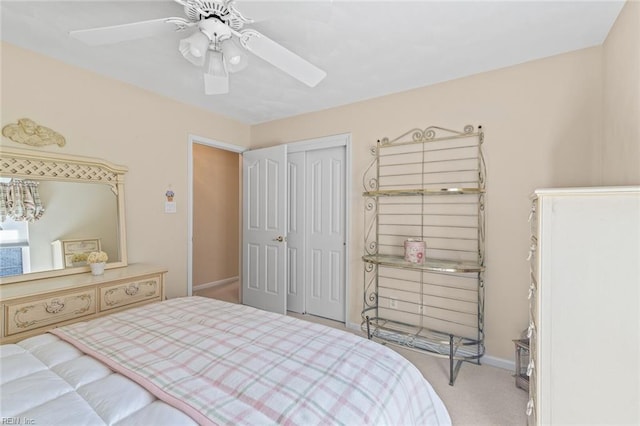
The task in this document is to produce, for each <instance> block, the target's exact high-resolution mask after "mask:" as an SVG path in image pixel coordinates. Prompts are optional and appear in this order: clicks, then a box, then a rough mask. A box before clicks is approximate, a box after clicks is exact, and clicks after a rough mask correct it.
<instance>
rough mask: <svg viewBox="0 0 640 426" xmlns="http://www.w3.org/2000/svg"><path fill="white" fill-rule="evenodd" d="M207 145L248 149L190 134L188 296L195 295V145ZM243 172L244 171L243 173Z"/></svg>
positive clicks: (238, 151)
mask: <svg viewBox="0 0 640 426" xmlns="http://www.w3.org/2000/svg"><path fill="white" fill-rule="evenodd" d="M194 144H199V145H206V146H210V147H212V148H218V149H224V150H225V151H232V152H236V153H238V154H242V153H243V152H244V151H246V150H247V149H248V148H246V147H244V146H239V145H232V144H229V143H225V142H219V141H216V140H213V139H209V138H205V137H203V136H198V135H192V134H189V143H188V144H187V145H188V152H187V179H188V182H187V188H188V194H187V222H188V225H187V226H188V231H187V242H188V244H187V296H191V295H192V294H193V145H194ZM241 172H242V171H241ZM238 191H240V192H242V188H241V187H240V188H238ZM238 238H240V229H238ZM238 256H239V258H240V260H242V247H240V253H238Z"/></svg>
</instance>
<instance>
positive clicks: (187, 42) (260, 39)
mask: <svg viewBox="0 0 640 426" xmlns="http://www.w3.org/2000/svg"><path fill="white" fill-rule="evenodd" d="M174 1H175V2H176V3H178V4H180V5H181V6H183V7H184V13H185V15H186V17H187V19H185V18H176V17H170V18H161V19H152V20H148V21H140V22H133V23H129V24H123V25H114V26H109V27H101V28H91V29H86V30H77V31H71V32H69V35H70V36H71V37H74V38H76V39H78V40H80V41H82V42H84V43H86V44H88V45H91V46H98V45H104V44H113V43H118V42H121V41H127V40H134V39H139V38H144V37H151V36H154V35H157V34H161V33H165V32H167V31H185V30H187V29H190V28H194V27H195V28H196V31H193V33H192V34H191V35H189V36H188V37H186V38H184V39H182V40H180V43H179V46H178V49H179V51H180V53H181V54H182V55H183V56H184V57H185V59H187V60H188V61H189V62H191V63H193V64H194V65H197V66H202V67H204V92H205V94H207V95H215V94H224V93H228V92H229V73H234V72H237V71H240V70H242V69H244V68H245V67H246V66H247V55H246V52H245V50H246V51H249V52H251V53H253V54H254V55H256V56H258V57H260V58H262V59H264V60H265V61H267V62H269V63H270V64H271V65H273V66H275V67H276V68H279V69H280V70H282V71H284V72H285V73H287V74H289V75H291V76H292V77H294V78H296V79H297V80H299V81H301V82H303V83H305V84H306V85H308V86H309V87H315V86H316V85H317V84H318V83H319V82H320V81H321V80H322V79H323V78H324V77H326V75H327V73H326V72H325V71H323V70H321V69H320V68H318V67H316V66H315V65H313V64H311V63H310V62H308V61H307V60H305V59H303V58H301V57H300V56H298V55H296V54H295V53H293V52H292V51H290V50H288V49H286V48H285V47H283V46H281V45H280V44H278V43H276V42H275V41H273V40H271V39H269V38H268V37H266V36H265V35H263V34H261V33H259V32H258V31H256V30H252V29H242V27H243V26H244V24H248V23H251V22H253V20H252V19H248V18H246V17H244V16H243V15H242V14H241V13H240V12H239V11H238V10H237V9H236V8H235V5H234V3H235V0H174Z"/></svg>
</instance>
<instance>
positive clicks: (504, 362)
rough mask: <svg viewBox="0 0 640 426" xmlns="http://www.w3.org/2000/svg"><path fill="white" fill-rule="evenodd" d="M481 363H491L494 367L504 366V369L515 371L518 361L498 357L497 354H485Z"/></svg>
mask: <svg viewBox="0 0 640 426" xmlns="http://www.w3.org/2000/svg"><path fill="white" fill-rule="evenodd" d="M480 363H481V364H486V365H490V366H492V367H498V368H502V369H504V370H510V371H515V370H516V363H515V361H511V360H510V359H504V358H497V357H495V356H490V355H485V356H483V357H482V358H481V359H480Z"/></svg>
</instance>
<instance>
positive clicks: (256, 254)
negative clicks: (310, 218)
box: [242, 145, 287, 314]
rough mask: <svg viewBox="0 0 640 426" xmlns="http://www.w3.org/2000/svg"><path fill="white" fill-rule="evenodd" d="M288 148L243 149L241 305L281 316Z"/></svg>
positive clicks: (283, 303)
mask: <svg viewBox="0 0 640 426" xmlns="http://www.w3.org/2000/svg"><path fill="white" fill-rule="evenodd" d="M286 168H287V147H286V145H279V146H275V147H271V148H264V149H257V150H252V151H245V152H244V153H243V161H242V174H243V183H242V186H243V206H244V208H243V235H242V303H243V304H245V305H250V306H253V307H256V308H260V309H264V310H268V311H272V312H277V313H281V314H286V311H287V307H286V297H287V294H286V288H287V284H286V283H287V276H286V249H287V243H286V238H285V235H286V234H285V230H286V228H285V227H286V214H287V191H286V184H287V181H286V177H287V169H286Z"/></svg>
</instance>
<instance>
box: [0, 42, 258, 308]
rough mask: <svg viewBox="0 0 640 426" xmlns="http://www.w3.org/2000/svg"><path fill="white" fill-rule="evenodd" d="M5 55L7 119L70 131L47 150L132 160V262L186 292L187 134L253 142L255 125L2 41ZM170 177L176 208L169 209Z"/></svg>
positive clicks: (174, 290) (172, 289)
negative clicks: (153, 268) (160, 272)
mask: <svg viewBox="0 0 640 426" xmlns="http://www.w3.org/2000/svg"><path fill="white" fill-rule="evenodd" d="M0 55H1V57H2V64H1V72H2V75H1V77H0V78H1V80H0V84H1V86H0V87H1V88H2V94H1V100H0V102H1V108H2V109H1V111H2V117H1V122H2V125H5V124H7V123H11V122H15V121H16V120H17V119H19V118H22V117H29V118H31V119H33V120H35V121H36V122H37V123H39V124H42V125H44V126H47V127H51V128H52V129H54V130H56V131H58V132H60V133H61V134H62V135H64V136H65V137H66V139H67V145H66V146H65V147H63V148H59V147H57V146H49V147H47V148H44V149H45V150H48V151H56V152H67V153H70V154H76V155H87V156H92V157H100V158H104V159H106V160H109V161H111V162H113V163H116V164H122V165H125V166H127V167H128V168H129V172H128V173H127V174H126V177H125V181H126V198H125V200H126V210H127V217H126V224H127V234H128V238H127V248H128V255H129V262H130V263H134V262H135V263H137V262H149V263H154V264H158V265H162V266H166V267H167V268H168V269H169V274H168V276H167V284H168V286H167V295H168V296H169V297H175V296H179V295H185V294H186V292H187V247H188V246H187V231H188V229H187V228H188V226H187V223H188V218H187V191H188V182H187V180H188V178H187V174H188V173H187V169H188V164H187V156H188V152H189V149H190V145H189V134H194V135H199V136H202V137H206V138H209V139H214V140H217V141H220V142H226V143H231V144H234V145H239V146H248V144H249V137H250V128H249V126H248V125H245V124H242V123H240V122H237V121H234V120H231V119H228V118H225V117H222V116H219V115H216V114H212V113H209V112H207V111H205V110H203V109H200V108H195V107H191V106H188V105H185V104H182V103H180V102H177V101H173V100H170V99H167V98H163V97H161V96H158V95H155V94H152V93H150V92H147V91H145V90H141V89H138V88H135V87H133V86H130V85H127V84H124V83H121V82H118V81H115V80H111V79H107V78H104V77H102V76H100V75H98V74H95V73H92V72H88V71H85V70H83V69H80V68H77V67H73V66H69V65H65V64H63V63H61V62H59V61H56V60H53V59H50V58H48V57H45V56H42V55H38V54H35V53H32V52H30V51H27V50H24V49H21V48H18V47H15V46H13V45H10V44H7V43H4V42H3V43H1V44H0ZM0 144H1V145H7V146H18V144H15V143H13V142H11V141H10V140H9V139H7V138H4V137H3V138H2V139H1V142H0ZM169 185H171V187H172V189H173V191H174V192H175V194H176V198H175V201H176V203H177V213H176V214H166V213H164V202H165V201H166V198H165V196H164V194H165V192H166V190H167V187H168V186H169Z"/></svg>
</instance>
